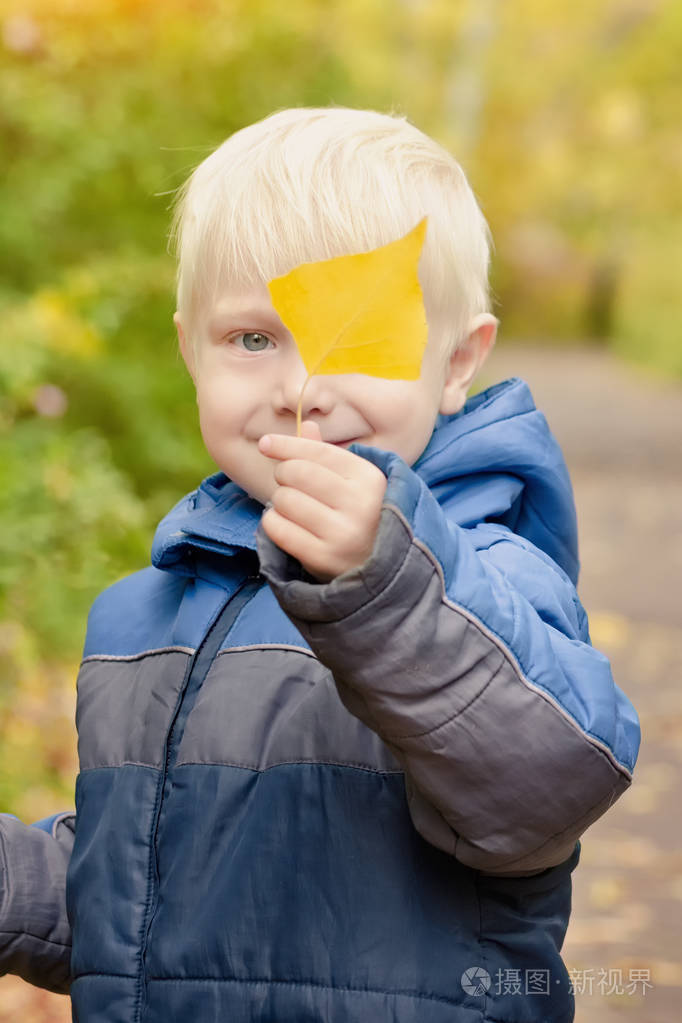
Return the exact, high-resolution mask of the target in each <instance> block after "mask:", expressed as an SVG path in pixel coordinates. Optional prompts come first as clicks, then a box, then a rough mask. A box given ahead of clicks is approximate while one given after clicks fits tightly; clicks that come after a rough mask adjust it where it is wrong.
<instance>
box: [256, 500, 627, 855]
mask: <svg viewBox="0 0 682 1023" xmlns="http://www.w3.org/2000/svg"><path fill="white" fill-rule="evenodd" d="M436 521H437V520H436ZM446 529H447V524H444V525H443V529H442V532H443V534H444V535H445V531H446ZM432 533H433V535H434V537H435V540H438V539H439V537H438V535H437V533H436V529H435V528H434V529H433V530H432ZM257 542H258V552H259V556H260V558H261V570H262V571H263V573H264V575H265V576H266V578H267V579H268V582H269V583H270V585H271V587H272V589H273V591H274V593H275V596H276V597H277V600H278V601H279V603H280V605H281V606H282V608H283V610H284V611H285V612H286V613H287V614H288V616H289V617H290V618H291V620H292V621H293V622H294V624H295V625H296V626H297V628H298V629H299V630H300V631H301V633H302V635H303V636H304V637H305V639H306V640H307V641H308V643H309V644H310V646H311V648H312V649H313V650H314V652H315V653H316V654H317V656H318V658H319V659H320V661H321V662H322V663H323V664H325V665H326V666H327V667H328V668H329V669H330V671H331V672H332V674H333V676H334V679H335V681H336V684H337V688H338V691H339V695H340V697H341V699H342V700H343V702H344V704H345V705H346V707H347V709H348V710H349V711H350V712H351V713H353V714H354V715H355V716H356V717H358V718H360V719H361V720H362V721H363V722H364V723H365V724H366V725H367V726H368V727H369V728H371V729H372V730H373V731H375V732H376V733H377V734H378V735H380V737H381V738H382V740H383V741H384V743H385V744H386V745H387V746H388V747H389V749H390V750H391V751H392V752H393V753H394V755H395V756H396V758H397V759H398V760H399V761H400V763H401V764H402V765H403V767H404V769H405V780H406V795H407V800H408V805H409V808H410V812H411V815H412V820H413V822H414V825H415V827H416V828H417V830H418V831H419V832H420V833H421V834H422V835H423V836H424V838H426V839H427V840H428V841H429V842H431V843H432V844H433V845H435V846H437V847H439V848H441V849H443V850H445V851H446V852H448V853H450V854H451V855H453V856H454V857H455V858H457V859H458V860H460V861H461V862H462V863H465V864H466V865H467V866H470V867H474V868H476V869H479V870H482V871H486V872H489V873H499V874H504V873H508V874H532V873H537V872H539V871H541V870H543V869H546V868H547V867H550V866H555V865H556V864H558V863H561V862H563V861H564V860H566V859H567V858H568V857H569V856H570V854H571V852H572V851H573V849H574V847H575V843H576V841H577V840H578V838H579V837H580V835H581V834H582V833H583V832H584V831H585V829H586V828H587V827H588V826H589V825H590V824H591V823H592V822H593V821H595V820H596V819H597V818H598V817H599V816H601V814H602V813H604V812H605V811H606V810H607V808H608V807H609V806H610V805H611V804H612V803H613V802H614V801H615V800H616V799H617V798H618V797H619V796H620V795H621V793H622V792H623V791H625V789H626V788H627V787H628V786H629V784H630V780H631V774H630V770H629V767H628V765H627V763H626V762H625V761H624V757H625V756H626V755H627V757H629V759H630V760H631V759H632V756H631V752H630V749H629V745H628V742H627V735H626V726H627V728H630V729H631V730H632V732H633V733H634V731H635V722H634V718H633V717H632V715H633V714H634V712H633V711H632V708H631V707H630V704H629V703H628V701H627V700H625V698H624V697H623V695H622V694H620V693H619V692H618V690H617V689H616V687H615V686H614V684H613V679H612V677H611V673H610V668H609V665H608V661H607V660H606V658H604V657H602V655H600V654H599V653H598V652H597V651H595V650H593V649H592V648H591V647H590V646H589V645H588V644H586V643H582V642H579V641H578V640H577V639H576V638H575V637H573V636H570V635H563V634H561V633H560V632H559V630H557V629H556V628H554V627H552V626H550V625H549V624H548V623H547V622H545V621H543V620H542V618H541V616H540V614H539V613H538V612H537V610H536V609H535V608H534V607H533V606H531V604H530V603H529V601H528V600H526V599H524V598H523V596H522V594H521V593H520V591H519V590H518V589H517V588H516V587H515V586H514V585H513V583H512V582H511V581H510V579H509V578H508V577H507V576H505V575H504V574H503V573H502V572H501V571H500V570H499V567H498V566H496V565H495V564H492V563H489V562H488V561H487V560H485V559H483V558H481V557H480V555H479V554H478V553H477V552H476V551H474V549H473V548H472V547H471V545H470V544H469V543H468V541H467V538H466V536H465V535H464V533H463V531H462V530H459V531H457V530H454V531H453V532H452V533H448V535H447V543H448V544H449V545H450V546H449V548H448V554H447V558H446V562H447V571H448V573H449V578H450V586H449V589H448V587H446V581H445V575H444V570H443V567H442V565H441V563H440V562H439V561H438V560H437V559H436V558H435V556H434V555H433V552H432V551H431V550H430V549H429V548H428V547H427V546H426V545H425V544H424V543H423V542H421V541H419V540H417V539H416V538H415V537H414V535H413V534H412V531H411V528H410V524H409V523H408V521H407V520H406V519H405V517H404V516H403V515H402V513H401V511H400V510H399V509H398V508H396V507H394V506H392V505H389V504H387V503H385V505H384V508H383V510H382V514H381V521H380V526H379V532H378V536H377V541H376V544H375V549H374V551H373V553H372V555H371V556H370V558H369V559H368V560H367V561H366V562H365V564H364V565H362V566H361V567H360V568H358V569H354V570H353V571H352V572H348V573H344V574H343V575H341V576H338V577H337V578H336V579H334V580H332V581H330V582H329V583H325V584H318V585H313V584H311V583H308V582H306V581H305V580H304V579H301V577H300V572H299V571H298V570H297V566H298V562H296V561H295V559H292V558H291V557H290V556H289V555H288V554H286V553H285V552H283V551H281V550H280V549H279V548H278V547H277V546H276V545H275V544H274V543H272V541H270V540H269V538H268V537H267V535H266V534H265V532H264V531H263V530H262V527H261V528H260V530H259V534H258V535H257ZM441 546H442V547H443V549H446V543H445V540H443V543H442V544H441ZM500 546H501V545H500ZM500 557H501V555H500ZM520 557H523V558H525V557H526V555H525V554H524V553H523V552H521V555H520ZM528 560H529V561H530V565H529V566H527V567H526V568H525V570H526V571H528V572H529V573H531V575H532V578H533V579H534V585H535V588H536V589H537V590H538V591H540V590H541V589H543V588H544V589H549V590H551V589H552V588H553V587H554V578H555V577H556V572H555V571H554V569H551V568H549V567H545V569H543V567H542V565H541V564H540V562H538V561H537V559H536V558H531V557H530V556H528ZM451 594H458V595H459V594H463V595H464V598H465V599H464V601H463V602H460V600H458V599H455V598H454V597H453V596H452V595H451ZM460 599H461V598H460ZM542 602H544V601H540V600H539V601H538V603H542ZM472 606H473V607H475V608H477V609H478V613H473V612H472V611H471V610H469V609H470V608H471V607H472ZM524 665H525V666H529V667H525V668H524ZM531 669H532V674H531V673H530V671H531ZM578 697H579V699H578ZM569 701H570V703H571V705H572V706H581V705H582V706H583V707H584V710H583V711H582V712H581V713H582V718H583V719H584V720H581V719H577V718H576V717H574V716H573V715H571V714H569V713H568V712H567V711H566V710H565V708H564V705H565V704H567V703H569ZM595 722H596V727H595ZM588 726H589V727H588ZM624 736H625V737H624ZM614 749H615V750H616V753H614ZM616 754H618V755H616Z"/></svg>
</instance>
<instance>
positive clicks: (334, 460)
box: [258, 433, 364, 476]
mask: <svg viewBox="0 0 682 1023" xmlns="http://www.w3.org/2000/svg"><path fill="white" fill-rule="evenodd" d="M258 450H259V451H260V452H261V454H263V455H267V457H268V458H274V459H279V460H284V459H286V458H307V459H309V460H310V461H311V462H318V463H319V464H320V465H326V466H328V467H329V468H330V469H334V470H336V471H337V472H338V473H339V474H340V475H342V476H343V475H345V472H344V470H346V471H351V472H352V465H353V459H357V458H359V456H358V455H354V454H353V452H352V451H348V450H346V448H338V447H336V446H335V445H334V444H327V443H326V442H325V441H322V440H311V439H309V438H308V437H292V436H290V435H289V434H284V433H266V434H264V435H263V436H262V437H261V439H260V440H259V441H258ZM360 461H364V459H360Z"/></svg>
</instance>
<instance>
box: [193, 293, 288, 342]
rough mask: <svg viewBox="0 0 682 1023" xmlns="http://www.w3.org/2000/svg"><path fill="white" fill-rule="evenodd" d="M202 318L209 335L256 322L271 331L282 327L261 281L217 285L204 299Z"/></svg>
mask: <svg viewBox="0 0 682 1023" xmlns="http://www.w3.org/2000/svg"><path fill="white" fill-rule="evenodd" d="M204 319H205V323H206V328H207V330H208V331H209V332H210V333H211V334H213V333H220V332H221V331H223V330H226V329H228V328H230V327H233V326H235V325H241V326H247V325H249V326H253V325H254V324H258V325H259V326H267V327H269V329H271V330H277V329H282V328H283V327H284V324H283V323H282V321H281V319H280V317H279V315H278V314H277V312H276V310H275V309H274V307H273V305H272V301H271V299H270V292H269V291H268V289H267V286H266V285H265V284H263V283H257V284H249V285H244V286H231V287H223V288H217V289H216V291H215V294H214V295H213V296H212V297H211V299H210V300H209V301H208V302H207V305H206V308H205V312H204Z"/></svg>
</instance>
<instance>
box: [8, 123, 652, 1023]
mask: <svg viewBox="0 0 682 1023" xmlns="http://www.w3.org/2000/svg"><path fill="white" fill-rule="evenodd" d="M178 209H179V212H178V215H177V221H176V225H177V233H178V240H179V280H178V312H177V313H176V317H175V321H176V325H177V329H178V335H179V340H180V347H181V351H182V354H183V357H184V359H185V362H186V363H187V366H188V369H189V371H190V373H191V374H192V377H193V379H194V382H195V384H196V390H197V401H198V405H199V416H200V424H201V430H202V435H203V437H204V440H205V443H206V446H207V448H208V450H209V452H210V453H211V455H212V456H213V458H214V460H215V461H216V463H217V465H218V467H219V468H220V470H221V472H219V473H218V474H216V475H214V476H212V477H210V478H209V479H208V480H205V481H204V483H203V484H202V485H201V486H200V487H199V489H198V490H197V491H195V492H194V493H193V494H191V495H189V496H188V497H187V498H185V499H184V500H183V501H181V502H180V504H178V505H177V506H176V508H175V509H173V511H172V512H171V513H170V514H169V515H168V516H167V517H166V519H164V521H163V522H162V523H161V525H160V527H159V529H158V531H157V534H156V537H155V541H154V546H153V551H152V562H153V567H150V568H148V569H146V570H144V571H143V572H139V573H136V574H135V575H133V576H132V577H130V578H129V579H126V580H123V581H122V582H119V583H117V584H116V585H114V586H113V587H111V588H110V589H109V590H107V591H106V592H105V593H104V594H102V595H101V596H100V597H99V599H98V600H97V601H96V603H95V605H94V607H93V609H92V612H91V615H90V618H89V624H88V634H87V638H86V644H85V652H84V660H83V664H82V667H81V672H80V675H79V683H78V688H79V699H78V710H77V724H78V729H79V756H80V766H81V771H80V775H79V778H78V782H77V790H76V816H75V818H74V816H73V815H61V816H60V817H58V818H55V819H54V820H50V821H47V822H43V825H42V827H43V828H44V829H46V830H47V831H48V832H49V833H48V834H45V831H41V830H36V829H35V828H25V827H24V826H23V825H21V824H20V822H18V821H15V820H11V819H9V818H5V819H4V820H3V823H2V828H3V831H2V835H3V847H4V855H5V863H4V871H5V878H6V881H5V885H6V895H5V899H4V902H3V904H2V907H3V911H2V915H1V916H0V924H1V926H2V928H3V930H4V931H5V932H13V937H12V939H11V940H7V939H5V953H4V959H3V963H4V968H5V970H13V971H14V972H18V973H20V974H22V975H23V976H25V977H27V978H28V979H30V980H32V981H34V982H35V983H39V984H43V985H44V986H48V987H52V988H54V989H56V990H65V989H67V988H69V987H70V991H71V996H72V999H73V1005H74V1018H75V1019H76V1020H77V1021H79V1023H160V1021H161V1020H163V1021H166V1020H169V1019H171V1020H177V1021H183V1023H185V1021H186V1023H194V1021H196V1023H218V1021H221V1023H222V1021H226V1020H229V1021H230V1023H251V1021H263V1023H265V1021H268V1023H275V1021H276V1023H289V1021H290V1023H303V1021H311V1023H312V1021H320V1023H321V1021H325V1023H341V1021H344V1023H345V1021H363V1023H364V1021H372V1023H374V1021H380V1020H381V1021H388V1020H391V1021H396V1023H404V1021H411V1023H412V1021H414V1023H441V1021H442V1023H446V1021H455V1020H456V1021H462V1023H466V1021H472V1023H473V1021H481V1020H486V1021H488V1020H489V1021H493V1020H494V1021H498V1023H499V1021H503V1020H504V1021H507V1023H525V1021H540V1020H551V1021H552V1023H567V1021H569V1020H572V1019H573V1000H572V996H571V993H570V985H569V981H568V976H567V972H566V970H565V968H564V966H563V964H562V962H561V959H560V956H559V951H560V948H561V945H562V941H563V938H564V933H565V930H566V926H567V922H568V915H569V909H570V891H571V880H570V875H571V871H572V869H573V868H574V866H575V865H576V863H577V858H578V849H579V846H578V844H577V840H578V837H579V835H580V834H581V833H582V832H583V831H584V830H585V828H587V827H588V826H589V824H590V823H592V822H593V821H594V820H595V819H596V818H597V817H599V816H600V815H601V814H602V813H603V812H604V811H605V810H606V809H607V808H608V807H609V806H610V804H611V803H612V802H613V801H614V800H615V799H617V798H618V796H619V795H620V794H621V793H622V792H623V791H624V790H625V789H626V788H627V786H628V785H629V783H630V780H631V771H632V768H633V766H634V761H635V757H636V753H637V746H638V740H639V733H638V725H637V719H636V715H635V713H634V711H633V709H632V707H631V705H630V704H629V702H628V701H627V699H626V698H625V697H624V695H623V694H622V693H621V692H620V691H619V689H618V688H617V687H616V686H615V685H614V683H613V680H612V678H611V674H610V670H609V665H608V663H607V661H606V659H605V658H604V657H603V656H602V655H600V654H599V653H597V652H596V651H595V650H594V649H593V648H592V647H591V646H590V643H589V638H588V630H587V622H586V618H585V614H584V611H583V610H582V608H581V606H580V603H579V601H578V598H577V595H576V593H575V589H574V584H575V581H576V577H577V567H578V563H577V555H576V529H575V517H574V509H573V503H572V496H571V489H570V483H569V481H568V478H567V474H566V470H565V466H564V463H563V460H562V457H561V454H560V452H559V450H558V448H557V445H556V443H555V441H554V440H553V438H552V437H551V435H550V434H549V432H548V429H547V426H546V423H545V420H544V418H543V417H542V416H541V414H540V413H538V412H537V411H536V410H535V408H534V406H533V403H532V400H531V398H530V395H529V393H528V390H527V388H526V387H525V385H524V384H523V383H522V382H521V381H519V380H516V379H513V380H509V381H506V382H505V383H502V384H498V385H497V386H495V387H492V388H491V389H489V390H488V391H486V392H485V393H483V394H479V395H477V396H476V397H475V398H473V399H472V400H470V401H469V402H468V403H467V404H466V405H465V398H466V393H467V390H468V388H469V386H470V384H471V382H472V380H473V379H474V377H475V375H476V373H477V372H478V370H479V369H480V367H481V366H482V365H483V363H484V361H485V358H486V356H487V354H488V352H489V350H490V348H491V346H492V344H493V341H494V337H495V329H496V320H495V319H494V317H492V316H491V315H490V312H489V304H488V291H487V268H488V244H487V228H486V224H485V221H484V219H483V217H482V215H481V213H480V211H479V209H478V206H477V205H476V202H475V200H474V197H473V195H472V193H471V191H470V189H469V186H468V184H467V183H466V180H465V178H464V175H463V173H462V171H461V169H460V168H459V166H458V165H457V164H456V162H455V161H454V160H453V159H452V157H451V156H449V154H447V153H445V152H444V151H443V150H442V149H441V148H440V147H439V146H438V145H437V144H436V143H434V142H433V141H432V140H431V139H428V138H427V137H426V136H424V135H423V134H422V133H421V132H419V131H417V129H415V128H414V127H412V126H411V125H409V124H408V123H407V122H405V121H404V120H403V119H401V118H396V117H392V116H388V115H383V114H378V113H374V112H370V111H356V110H344V109H338V108H336V109H320V110H307V109H299V110H289V111H282V112H280V113H277V114H275V115H273V116H272V117H270V118H268V119H266V120H265V121H263V122H260V123H259V124H256V125H252V126H251V127H249V128H246V129H244V130H243V131H241V132H238V133H237V134H236V135H234V136H232V137H231V138H230V139H228V140H227V142H226V143H224V144H223V146H221V147H220V148H219V149H218V150H217V151H216V152H215V153H213V154H212V155H211V156H210V157H209V158H208V159H207V160H205V161H204V162H203V163H202V164H201V165H200V166H199V167H198V168H197V170H196V171H195V173H194V174H193V176H192V178H191V179H190V181H189V183H188V185H187V187H186V188H185V189H184V190H183V194H182V196H181V201H180V204H179V208H178ZM424 216H427V217H428V231H427V236H426V242H425V245H424V250H423V253H422V257H421V261H420V264H419V274H420V280H421V284H422V287H423V292H424V304H425V309H426V314H427V321H428V328H429V338H428V344H427V347H426V351H425V354H424V358H423V363H422V370H421V376H420V377H419V379H418V380H392V379H381V378H377V377H371V376H366V375H363V374H339V375H318V376H313V377H312V378H311V379H310V380H309V381H308V383H307V385H306V388H305V392H304V399H303V410H302V412H303V418H304V426H303V431H302V436H300V437H297V436H295V432H296V430H295V419H296V410H297V403H298V400H299V396H300V394H301V389H302V387H303V384H304V382H305V380H306V376H307V373H306V370H305V368H304V366H303V363H302V361H301V357H300V355H299V352H298V350H297V347H296V343H295V341H294V338H293V337H292V336H291V334H290V333H289V331H288V330H287V328H286V327H285V326H284V324H283V322H282V320H281V319H280V318H279V316H278V315H277V313H276V312H275V310H274V308H273V306H272V303H271V301H270V297H269V292H268V290H267V287H266V285H267V282H268V281H270V280H271V279H273V278H274V277H276V276H278V275H282V274H284V273H286V272H288V271H289V270H290V269H291V268H292V267H294V266H296V265H298V264H299V263H301V262H305V261H319V260H324V259H328V258H332V257H335V256H340V255H347V254H351V253H356V252H360V251H369V250H372V249H374V248H377V247H379V246H381V245H384V244H387V243H388V242H391V241H394V240H395V239H396V238H399V237H401V236H403V235H405V234H406V232H407V231H409V230H410V229H411V228H413V227H414V225H415V224H416V223H418V222H419V221H420V220H421V219H422V218H423V217H424ZM264 506H266V508H265V511H264V510H263V509H264ZM76 822H77V823H76ZM74 831H75V842H74V843H73V849H72V850H71V844H72V841H73V833H74ZM67 864H68V878H67V879H66V901H67V905H68V921H67V919H66V917H65V914H64V910H63V906H62V903H63V899H64V885H65V880H64V878H65V871H66V868H67ZM71 933H72V934H73V952H72V955H71V957H70V958H69V948H68V945H69V941H70V934H71Z"/></svg>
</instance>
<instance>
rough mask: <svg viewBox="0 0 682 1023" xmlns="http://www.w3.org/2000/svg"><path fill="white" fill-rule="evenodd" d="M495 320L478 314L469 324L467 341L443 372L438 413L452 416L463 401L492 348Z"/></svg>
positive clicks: (457, 349)
mask: <svg viewBox="0 0 682 1023" xmlns="http://www.w3.org/2000/svg"><path fill="white" fill-rule="evenodd" d="M497 327H498V320H497V319H496V318H495V317H494V316H493V315H492V314H491V313H480V314H479V315H478V316H475V317H474V318H473V320H472V321H471V323H470V324H469V332H468V334H467V336H466V339H465V340H464V341H462V342H461V344H460V345H459V346H458V347H457V348H456V349H455V351H454V352H453V353H452V355H451V356H450V359H449V361H448V364H447V367H446V370H445V382H444V386H443V394H442V396H441V404H440V412H442V413H443V415H452V414H453V413H454V412H459V410H460V409H461V408H462V406H463V405H464V402H465V401H466V396H467V392H468V390H469V388H470V387H471V384H472V383H473V380H474V377H475V376H476V374H477V373H478V371H479V370H480V368H481V366H482V365H483V363H484V362H485V360H486V359H487V358H488V355H489V354H490V351H491V349H492V347H493V345H494V344H495V338H496V336H497Z"/></svg>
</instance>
